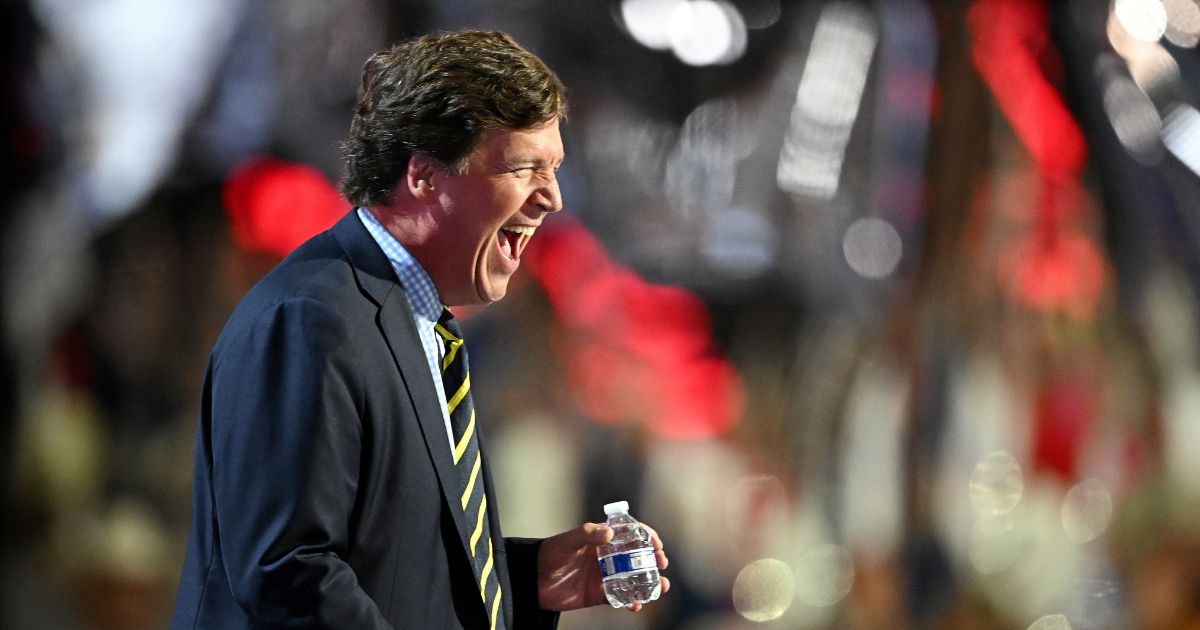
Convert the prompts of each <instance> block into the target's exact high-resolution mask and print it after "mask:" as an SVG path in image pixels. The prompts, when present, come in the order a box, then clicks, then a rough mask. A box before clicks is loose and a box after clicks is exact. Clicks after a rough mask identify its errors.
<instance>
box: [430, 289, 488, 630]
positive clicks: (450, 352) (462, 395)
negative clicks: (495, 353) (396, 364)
mask: <svg viewBox="0 0 1200 630" xmlns="http://www.w3.org/2000/svg"><path fill="white" fill-rule="evenodd" d="M434 330H436V331H437V333H438V335H439V336H440V337H441V338H442V342H443V344H444V345H445V350H446V352H445V354H444V355H443V356H442V366H441V367H442V385H443V386H444V387H445V392H446V408H447V409H448V410H449V411H450V427H451V429H453V432H454V474H455V477H456V478H457V480H458V489H459V492H460V501H461V502H462V510H463V516H464V517H465V518H466V521H467V531H469V532H471V537H470V540H469V545H470V548H471V561H472V562H473V563H474V565H475V577H476V579H478V580H479V594H480V595H481V596H482V597H483V603H484V606H485V607H486V608H487V610H488V617H489V619H490V620H491V623H492V629H493V630H495V629H496V628H504V619H503V618H502V617H503V614H502V613H501V610H500V600H501V596H502V594H501V590H500V579H499V577H498V576H497V574H496V571H494V570H493V568H494V567H493V565H492V559H493V557H494V556H493V554H492V535H491V523H490V522H489V521H488V516H487V493H486V492H485V491H484V490H485V489H484V487H483V485H484V484H483V474H482V472H481V468H482V467H483V455H482V454H481V453H480V452H479V437H478V431H477V430H476V427H475V405H474V404H473V403H472V402H471V373H470V372H469V371H468V369H467V348H466V345H465V344H464V343H463V336H462V329H460V328H459V327H458V322H457V321H455V320H454V315H452V314H451V313H450V309H447V308H443V309H442V316H441V318H439V319H438V323H437V325H436V326H434Z"/></svg>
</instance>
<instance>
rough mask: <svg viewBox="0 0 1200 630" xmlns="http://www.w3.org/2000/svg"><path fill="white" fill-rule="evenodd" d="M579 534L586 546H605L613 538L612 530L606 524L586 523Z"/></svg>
mask: <svg viewBox="0 0 1200 630" xmlns="http://www.w3.org/2000/svg"><path fill="white" fill-rule="evenodd" d="M579 532H580V534H581V535H582V537H583V540H585V541H586V544H590V545H603V544H604V543H606V542H608V541H610V540H612V538H613V530H612V528H611V527H609V526H607V525H605V524H604V523H584V524H583V526H581V527H580V528H579Z"/></svg>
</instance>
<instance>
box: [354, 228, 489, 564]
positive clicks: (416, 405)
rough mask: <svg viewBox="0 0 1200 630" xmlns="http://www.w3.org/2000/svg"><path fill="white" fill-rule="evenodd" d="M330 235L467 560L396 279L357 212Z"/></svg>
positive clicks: (423, 370)
mask: <svg viewBox="0 0 1200 630" xmlns="http://www.w3.org/2000/svg"><path fill="white" fill-rule="evenodd" d="M333 234H334V237H335V238H336V239H337V241H338V243H339V244H340V245H341V246H342V249H343V250H345V252H346V254H347V255H348V256H349V258H350V262H351V265H352V266H353V268H354V273H355V276H356V277H357V278H358V282H359V287H360V288H361V289H362V291H363V293H365V294H367V295H368V296H369V297H370V298H371V300H372V301H374V302H375V304H377V305H378V306H379V316H378V320H377V321H378V324H379V329H380V332H381V333H382V335H383V338H384V340H385V341H386V342H387V345H388V349H389V350H390V351H391V354H392V359H393V360H395V362H396V368H397V369H398V370H399V372H400V379H401V381H402V382H403V383H404V387H405V388H406V389H407V390H408V395H409V400H411V401H412V406H413V412H414V413H415V414H416V416H417V421H418V423H419V424H420V425H421V435H422V436H423V437H424V438H425V448H426V450H427V451H428V453H429V457H430V459H431V460H433V466H434V469H435V470H436V472H437V477H438V483H439V485H440V486H441V491H442V498H443V500H445V501H446V503H447V504H448V505H449V506H450V512H451V514H453V515H454V519H453V520H454V526H455V528H457V530H458V538H459V542H460V543H461V544H462V548H463V551H464V553H466V554H467V556H466V557H467V558H470V557H471V556H470V553H469V551H468V547H467V544H468V543H467V540H468V533H467V526H466V522H465V519H464V518H463V511H462V504H461V502H460V501H459V499H458V497H457V496H456V495H457V490H456V488H457V484H456V482H455V477H454V462H453V460H452V459H451V453H450V447H449V444H448V443H447V441H446V424H445V420H444V419H443V418H442V408H441V402H440V401H439V400H438V396H437V390H436V389H435V388H434V385H433V381H432V380H431V379H432V377H431V375H430V373H429V364H428V363H427V361H426V359H425V351H424V349H423V348H422V347H421V343H420V335H419V333H418V332H417V327H416V324H414V323H413V316H412V309H411V307H410V306H409V304H408V299H407V296H406V295H405V293H404V288H403V287H402V286H401V285H400V283H399V281H398V280H397V279H396V272H395V270H394V269H392V263H391V262H390V261H388V259H387V256H385V255H384V253H383V251H382V250H380V249H379V245H378V244H377V243H376V242H375V239H374V238H372V237H371V234H370V232H367V229H366V228H365V227H363V225H362V221H360V220H359V218H358V213H357V212H356V211H351V212H350V213H349V214H347V215H346V216H345V217H343V218H342V219H341V220H339V221H338V222H337V224H335V225H334V226H333ZM493 518H494V517H493ZM468 568H470V567H469V565H468Z"/></svg>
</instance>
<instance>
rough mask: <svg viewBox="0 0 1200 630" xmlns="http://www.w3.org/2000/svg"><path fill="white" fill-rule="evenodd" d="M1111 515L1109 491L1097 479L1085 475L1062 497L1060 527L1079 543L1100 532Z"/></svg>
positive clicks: (1106, 526)
mask: <svg viewBox="0 0 1200 630" xmlns="http://www.w3.org/2000/svg"><path fill="white" fill-rule="evenodd" d="M1112 515H1113V500H1112V495H1111V494H1110V493H1109V492H1108V488H1107V487H1106V486H1105V485H1104V483H1103V482H1101V481H1100V480H1099V479H1084V480H1083V481H1081V482H1079V483H1077V484H1075V487H1073V488H1071V490H1070V491H1069V492H1067V496H1066V497H1065V498H1064V499H1063V506H1062V523H1063V529H1064V530H1065V531H1066V532H1067V536H1069V537H1070V538H1071V540H1074V541H1075V542H1078V543H1084V542H1088V541H1091V540H1095V539H1096V538H1098V537H1099V536H1100V534H1103V533H1104V530H1106V529H1108V524H1109V522H1110V521H1111V520H1112Z"/></svg>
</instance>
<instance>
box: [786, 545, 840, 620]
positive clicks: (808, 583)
mask: <svg viewBox="0 0 1200 630" xmlns="http://www.w3.org/2000/svg"><path fill="white" fill-rule="evenodd" d="M796 577H797V584H796V586H797V589H796V590H797V594H798V595H799V596H800V599H801V601H803V602H804V603H806V604H808V605H809V606H812V607H814V608H823V607H826V606H833V605H834V604H837V603H838V602H840V601H842V599H844V598H845V597H846V595H848V594H849V593H850V588H851V587H852V586H854V561H853V559H852V558H851V557H850V552H849V551H847V550H846V548H845V547H842V546H841V545H834V544H828V545H820V546H818V547H814V548H813V549H809V550H808V551H807V552H805V554H804V556H803V557H802V558H801V559H800V570H799V571H798V574H797V576H796Z"/></svg>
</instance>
